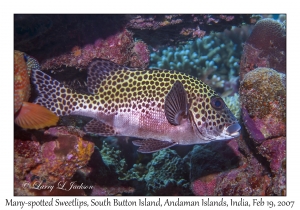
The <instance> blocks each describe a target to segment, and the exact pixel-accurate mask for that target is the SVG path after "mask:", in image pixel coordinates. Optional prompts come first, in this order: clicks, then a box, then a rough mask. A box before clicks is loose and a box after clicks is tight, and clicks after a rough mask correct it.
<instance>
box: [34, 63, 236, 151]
mask: <svg viewBox="0 0 300 210" xmlns="http://www.w3.org/2000/svg"><path fill="white" fill-rule="evenodd" d="M32 76H33V82H34V83H35V84H36V88H37V90H38V93H39V96H38V97H37V99H36V100H35V103H37V104H40V105H43V106H45V107H47V108H48V109H49V110H51V111H52V112H54V113H56V114H57V115H59V116H64V115H70V114H72V115H83V116H89V117H92V118H94V119H93V120H91V121H90V122H89V123H88V124H87V125H86V126H85V131H86V132H88V133H94V134H99V135H102V136H128V137H136V138H138V139H140V140H135V141H133V143H134V144H135V145H137V146H139V149H138V151H139V152H142V153H150V152H154V151H158V150H161V149H164V148H168V147H171V146H173V145H176V144H180V145H189V144H199V143H208V142H211V141H215V140H226V139H232V138H234V137H237V136H238V135H239V130H240V125H239V124H238V121H237V119H236V118H235V117H234V115H233V114H232V113H231V111H230V110H229V109H228V108H227V106H226V104H225V103H224V101H223V100H222V98H221V97H219V96H218V95H217V93H216V92H215V91H214V90H212V89H211V88H210V87H209V86H208V85H206V84H204V83H203V82H202V81H200V80H198V79H196V78H194V77H192V76H189V75H187V74H184V73H181V72H176V71H171V70H160V69H138V68H128V67H124V66H119V65H117V64H115V63H113V62H110V61H107V60H101V59H95V60H93V61H92V62H91V63H90V64H89V66H88V78H87V85H88V91H89V93H90V94H79V93H77V92H75V91H74V90H72V89H70V88H67V87H65V86H64V85H63V84H61V83H60V82H58V81H57V80H55V79H53V78H51V77H50V76H49V75H47V74H45V73H44V72H42V71H34V72H33V75H32Z"/></svg>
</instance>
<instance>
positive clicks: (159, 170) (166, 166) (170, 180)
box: [144, 149, 189, 195]
mask: <svg viewBox="0 0 300 210" xmlns="http://www.w3.org/2000/svg"><path fill="white" fill-rule="evenodd" d="M147 169H148V173H147V174H146V175H145V178H144V179H145V181H146V186H147V188H148V190H149V191H150V192H151V193H152V194H155V195H159V194H162V195H166V194H168V195H181V194H184V192H185V191H187V189H188V187H189V183H188V182H187V180H186V176H187V174H188V168H187V167H186V165H185V163H184V161H183V160H182V159H181V158H180V157H179V155H178V154H177V153H176V152H175V151H174V150H170V149H166V150H161V151H158V152H156V153H154V154H153V155H152V160H151V162H149V163H148V164H147ZM172 189H173V190H172ZM174 189H177V190H176V191H175V190H174Z"/></svg>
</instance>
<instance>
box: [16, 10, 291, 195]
mask: <svg viewBox="0 0 300 210" xmlns="http://www.w3.org/2000/svg"><path fill="white" fill-rule="evenodd" d="M79 17H80V16H76V15H70V16H63V15H39V16H36V15H15V21H16V24H15V25H14V26H15V37H14V38H15V47H16V49H20V50H23V51H26V52H27V53H29V54H30V55H33V56H34V57H36V58H37V59H38V60H40V61H42V62H41V63H42V69H43V70H46V69H50V70H49V72H50V71H52V70H53V74H54V77H55V76H56V77H55V78H58V80H59V81H61V80H63V82H65V83H66V84H67V85H69V86H70V87H72V88H74V89H76V91H79V92H82V93H87V88H86V84H85V82H86V72H85V71H82V69H85V68H86V66H87V64H88V63H89V62H90V61H91V60H92V59H94V58H103V59H107V60H111V61H114V62H116V63H118V64H121V65H127V66H131V67H137V68H144V67H146V68H147V67H148V65H149V61H150V58H151V63H150V67H152V68H165V69H174V70H179V71H183V72H185V73H188V74H191V75H194V76H195V77H197V78H200V79H202V80H203V81H204V82H206V83H207V84H209V85H210V86H212V87H213V88H214V89H215V90H216V91H217V92H218V93H221V94H222V95H221V96H222V98H223V99H224V101H225V103H226V104H227V106H228V107H229V109H230V110H231V111H232V112H233V113H234V115H235V116H236V117H237V118H241V119H240V120H241V126H243V128H242V133H241V136H240V137H238V138H235V139H233V140H230V141H219V142H212V143H209V144H205V145H195V146H194V145H189V146H174V147H173V148H172V149H165V150H161V151H159V152H155V153H153V154H139V153H137V151H136V150H137V148H136V147H133V146H132V144H131V141H132V140H133V139H124V138H122V137H117V138H116V137H106V138H104V137H99V136H93V135H86V133H85V132H83V131H82V130H81V129H83V127H84V125H85V124H86V123H87V122H88V121H90V118H83V117H78V116H68V117H61V118H60V121H59V125H60V126H62V127H54V128H50V129H47V130H38V131H33V130H27V131H25V130H21V129H20V128H17V129H16V128H15V137H14V194H15V195H44V196H45V195H48V196H49V195H92V196H98V195H104V196H110V195H154V196H159V195H193V194H194V195H245V196H249V195H255V196H258V195H259V196H261V195H286V137H285V135H286V81H285V77H286V76H285V74H284V73H285V71H286V66H285V65H286V62H285V53H286V52H285V43H286V40H285V39H286V35H285V23H282V22H284V21H285V15H277V16H276V17H274V15H273V16H272V18H273V19H274V18H275V19H278V20H276V21H274V20H271V19H262V20H259V19H261V18H262V17H269V16H266V15H264V16H261V15H252V16H251V15H204V14H203V15H191V14H187V15H119V16H116V15H102V16H97V15H92V16H90V17H88V16H86V15H82V16H81V17H80V18H79ZM258 20H259V21H258ZM242 23H247V24H250V23H251V24H253V23H256V25H255V26H250V25H246V26H242V27H240V25H241V24H242ZM233 25H236V26H239V27H232V26H233ZM112 26H113V27H112ZM252 28H253V31H252V33H251V35H250V36H249V33H250V31H251V29H252ZM141 29H143V30H141ZM227 29H230V30H227ZM215 31H220V32H222V33H215ZM62 32H64V33H62ZM89 32H90V33H89ZM211 32H213V33H211ZM248 36H249V38H248V40H247V37H248ZM190 40H193V41H190ZM246 40H247V41H246ZM245 41H246V43H245V45H244V47H243V45H242V43H243V42H245ZM146 43H147V44H148V45H151V46H150V47H149V49H150V51H151V56H150V55H149V50H148V46H147V45H146ZM175 44H180V45H177V46H176V47H175V46H172V45H175ZM161 45H168V46H161ZM241 52H243V54H241ZM241 56H242V59H241V61H240V58H241ZM239 61H240V65H239ZM257 67H260V68H257ZM239 70H240V78H239V77H238V74H239ZM66 71H68V74H66V73H65V72H66ZM238 80H240V81H238ZM239 82H240V87H239ZM238 90H240V92H239V94H238V93H237V92H238ZM32 98H34V95H33V96H32ZM239 103H240V104H239ZM64 125H71V126H68V127H66V126H64ZM16 127H17V126H16ZM99 148H100V149H99ZM60 182H63V183H65V187H66V188H69V187H70V186H71V185H72V183H76V184H75V186H90V188H88V189H78V190H71V191H68V192H67V191H63V190H59V189H54V190H52V191H49V190H47V189H46V190H36V189H33V188H35V187H37V186H36V184H39V183H42V184H44V185H45V186H46V185H47V186H49V185H54V186H58V185H59V184H60ZM24 183H27V184H28V185H27V186H31V188H29V187H27V188H26V187H24Z"/></svg>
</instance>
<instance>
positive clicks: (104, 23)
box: [14, 14, 130, 61]
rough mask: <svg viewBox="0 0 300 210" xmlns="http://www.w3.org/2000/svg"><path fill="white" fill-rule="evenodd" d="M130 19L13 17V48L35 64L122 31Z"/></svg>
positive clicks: (100, 16)
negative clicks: (28, 57)
mask: <svg viewBox="0 0 300 210" xmlns="http://www.w3.org/2000/svg"><path fill="white" fill-rule="evenodd" d="M129 19H130V15H121V14H119V15H109V14H107V15H97V14H80V15H77V14H68V15H65V14H15V15H14V47H15V49H18V50H20V51H23V52H26V53H28V54H29V55H32V56H34V57H35V58H36V59H37V60H39V61H44V60H45V59H48V58H51V57H56V56H59V55H62V54H65V53H67V52H68V51H71V49H72V48H73V47H74V46H76V45H77V46H79V47H80V48H81V47H83V46H85V45H87V44H90V43H94V41H95V40H97V39H99V38H102V39H106V38H107V37H109V36H111V35H113V34H116V33H118V32H120V31H122V30H123V29H124V27H125V25H126V23H127V22H128V20H129Z"/></svg>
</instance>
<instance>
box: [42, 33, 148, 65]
mask: <svg viewBox="0 0 300 210" xmlns="http://www.w3.org/2000/svg"><path fill="white" fill-rule="evenodd" d="M94 58H102V59H106V60H110V61H113V62H115V63H117V64H120V65H127V66H131V67H146V66H147V65H148V63H149V51H148V47H147V45H146V44H145V43H144V42H142V41H136V42H134V41H133V37H132V33H131V32H129V31H128V30H124V31H122V32H119V33H117V34H115V35H112V36H109V37H108V38H106V39H97V40H96V41H95V43H94V44H87V45H85V46H84V47H82V48H81V47H79V46H74V47H73V48H72V51H71V52H68V53H64V54H61V55H59V56H57V57H52V58H48V59H47V60H45V61H43V62H42V63H41V68H42V69H57V68H60V67H61V66H66V67H75V68H85V67H86V66H87V65H88V64H89V63H90V62H91V60H93V59H94Z"/></svg>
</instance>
